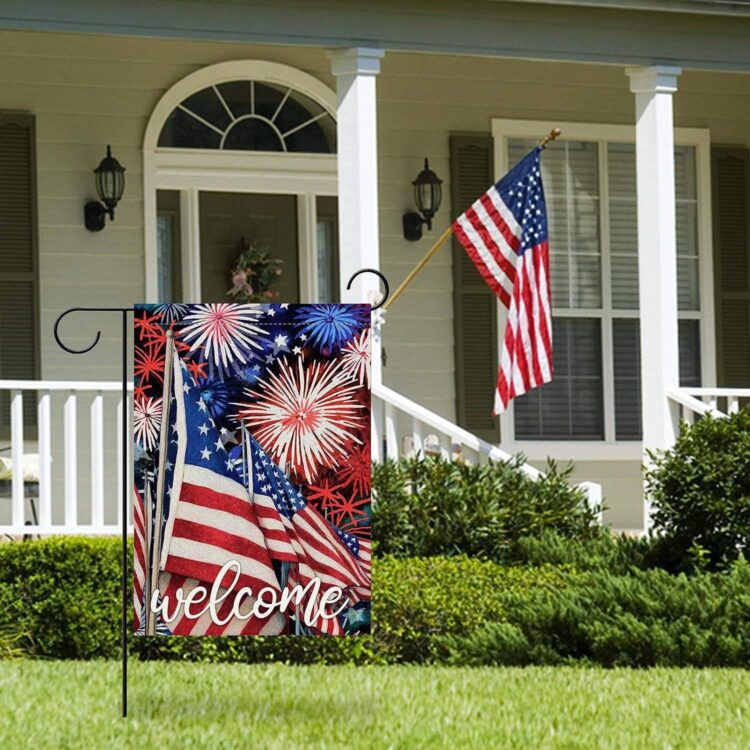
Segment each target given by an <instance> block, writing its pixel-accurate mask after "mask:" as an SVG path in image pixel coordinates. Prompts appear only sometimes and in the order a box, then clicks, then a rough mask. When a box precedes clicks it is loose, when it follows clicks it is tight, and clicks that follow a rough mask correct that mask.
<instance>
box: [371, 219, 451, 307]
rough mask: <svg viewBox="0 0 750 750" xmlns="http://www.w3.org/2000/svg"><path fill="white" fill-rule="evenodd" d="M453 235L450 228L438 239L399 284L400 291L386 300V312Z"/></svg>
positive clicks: (397, 290)
mask: <svg viewBox="0 0 750 750" xmlns="http://www.w3.org/2000/svg"><path fill="white" fill-rule="evenodd" d="M452 233H453V227H448V228H447V229H446V230H445V231H444V232H443V233H442V234H441V235H440V237H438V239H437V242H436V243H435V244H434V245H433V246H432V247H431V248H430V249H429V250H428V251H427V253H426V254H425V255H424V257H423V258H422V260H420V261H419V263H417V265H416V266H414V268H412V269H411V271H409V273H408V274H407V276H406V278H405V279H404V280H403V281H402V282H401V284H399V287H398V289H396V291H395V292H394V293H393V294H392V295H391V296H390V297H389V298H388V299H387V300H386V302H385V304H384V305H383V309H384V310H387V309H388V308H389V307H390V306H391V305H392V304H393V303H394V302H395V301H396V300H397V299H398V298H399V297H400V296H401V295H402V294H403V292H404V289H406V287H407V286H409V284H411V282H412V281H414V277H415V276H416V275H417V274H418V273H419V272H420V271H421V270H422V269H423V268H424V267H425V266H426V265H427V264H428V263H429V262H430V258H432V256H433V255H435V253H436V252H437V251H438V250H440V248H441V247H442V246H443V244H444V243H445V241H446V240H447V239H448V237H450V236H451V234H452Z"/></svg>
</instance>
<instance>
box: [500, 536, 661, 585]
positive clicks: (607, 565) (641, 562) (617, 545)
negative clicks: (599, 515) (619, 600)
mask: <svg viewBox="0 0 750 750" xmlns="http://www.w3.org/2000/svg"><path fill="white" fill-rule="evenodd" d="M667 546H668V544H667V540H666V539H664V538H661V537H639V538H634V537H629V536H625V535H624V534H619V535H613V534H612V533H611V532H610V531H609V530H608V529H605V528H602V529H600V530H599V532H597V533H592V534H591V536H590V537H588V538H583V539H568V538H566V537H563V536H561V535H560V534H558V533H557V532H555V531H545V532H543V533H541V534H539V535H538V536H531V537H523V538H521V539H519V540H518V542H516V544H515V546H514V548H513V552H512V560H511V561H512V562H513V563H514V564H519V565H532V566H536V565H568V566H571V567H573V568H575V569H576V570H579V571H588V570H606V571H609V572H610V573H613V574H615V575H627V574H628V573H630V572H631V571H632V570H636V569H638V570H646V569H649V568H655V567H661V566H662V562H663V560H664V558H665V557H666V553H665V547H667Z"/></svg>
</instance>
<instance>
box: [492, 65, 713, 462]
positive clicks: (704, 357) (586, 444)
mask: <svg viewBox="0 0 750 750" xmlns="http://www.w3.org/2000/svg"><path fill="white" fill-rule="evenodd" d="M648 80H651V82H652V83H654V85H656V86H658V87H660V88H663V89H664V91H665V94H666V90H667V88H668V87H669V85H670V80H669V75H668V74H667V72H665V71H662V72H661V73H660V74H659V75H651V77H650V79H649V75H647V74H644V76H642V77H641V78H639V84H641V85H646V83H647V82H648ZM552 127H559V128H560V129H561V130H562V138H564V139H567V140H573V141H576V140H580V141H590V142H597V143H598V144H599V163H600V173H601V172H602V171H603V170H602V167H601V165H602V163H604V162H603V159H606V145H607V143H612V142H614V143H632V144H635V143H636V126H635V125H614V124H595V123H581V122H557V121H555V122H551V121H550V122H547V121H540V120H509V119H494V120H493V121H492V135H493V140H494V167H495V175H496V179H499V178H500V177H501V176H502V175H504V174H505V173H506V172H507V171H508V168H509V166H510V165H509V164H508V140H509V139H514V138H523V139H536V138H537V137H540V136H541V135H543V134H544V133H547V132H549V130H550V129H551V128H552ZM673 136H674V140H673V144H674V145H677V146H692V147H693V148H694V149H695V159H696V161H695V170H696V175H695V179H696V195H697V212H698V213H697V222H698V227H697V240H698V277H699V290H698V292H699V297H700V310H698V311H695V310H694V311H687V310H684V311H682V310H681V311H679V313H678V312H677V305H676V299H675V315H676V316H677V317H679V319H681V320H682V319H695V320H698V321H699V326H700V346H701V350H700V355H701V381H702V384H703V385H704V386H712V385H714V384H715V382H716V347H715V329H714V284H713V250H712V228H711V199H710V196H711V166H710V163H711V154H710V146H711V139H710V132H709V130H707V129H703V128H673ZM668 153H670V154H671V153H672V146H670V147H669V151H668ZM671 161H672V162H673V159H672V160H671ZM602 182H605V180H604V178H603V177H602V176H601V175H600V193H602V195H603V194H604V193H605V192H606V190H605V191H602ZM605 187H606V185H605ZM673 203H674V201H673ZM599 207H600V217H599V220H600V225H601V226H603V227H604V226H606V225H607V224H608V219H607V210H608V207H607V201H606V200H600V202H599ZM672 212H673V213H674V206H673V209H672ZM640 223H642V222H639V224H640ZM607 239H608V238H607V232H602V248H601V250H602V282H603V284H602V291H603V296H602V306H601V308H597V309H577V308H576V309H568V308H564V309H563V308H558V307H555V309H554V311H553V312H554V314H555V315H559V316H564V317H587V318H611V317H613V316H614V315H615V311H614V309H613V306H612V296H611V290H610V289H609V282H608V281H607V279H608V278H609V276H610V273H609V265H608V264H609V252H608V241H607ZM639 254H640V253H639ZM675 274H676V265H675ZM641 275H642V272H641V273H639V276H641ZM649 293H650V292H649ZM650 294H651V293H650ZM675 294H676V281H675ZM643 295H644V291H643V287H641V290H640V295H639V296H640V299H641V300H643V298H644V297H643ZM651 296H653V294H652V295H651ZM641 310H643V302H641ZM498 314H499V319H500V321H501V325H502V315H503V310H502V309H501V306H499V305H498ZM640 314H643V313H639V311H638V310H620V309H618V310H617V311H616V317H617V318H637V317H639V316H640ZM645 314H646V315H648V314H649V313H645ZM648 328H649V326H641V331H642V334H641V335H642V336H643V331H644V329H646V330H648ZM642 347H643V344H642ZM642 350H643V349H642ZM602 358H603V368H604V369H603V381H604V383H603V385H604V410H605V414H604V419H605V437H604V440H598V441H576V440H570V439H565V440H551V439H542V440H539V441H537V440H516V439H515V430H514V416H513V406H512V404H511V407H510V408H509V409H508V411H507V412H505V413H504V414H502V415H501V417H500V428H501V436H502V445H503V447H505V448H506V450H509V451H511V452H513V453H516V452H521V453H523V454H524V455H525V456H527V457H528V458H530V459H532V460H543V459H544V458H546V457H551V458H555V459H558V460H576V461H586V460H612V461H617V460H632V461H638V460H641V458H642V443H641V441H634V440H617V439H616V438H615V431H614V427H615V415H614V391H613V388H612V383H611V382H610V381H612V376H613V372H612V368H613V362H612V336H611V331H607V327H606V326H603V334H602ZM642 387H647V388H651V387H653V386H651V385H645V386H642ZM660 395H662V397H664V394H663V392H662V393H661V394H660ZM664 400H666V398H664ZM644 434H645V433H644ZM647 439H648V438H647Z"/></svg>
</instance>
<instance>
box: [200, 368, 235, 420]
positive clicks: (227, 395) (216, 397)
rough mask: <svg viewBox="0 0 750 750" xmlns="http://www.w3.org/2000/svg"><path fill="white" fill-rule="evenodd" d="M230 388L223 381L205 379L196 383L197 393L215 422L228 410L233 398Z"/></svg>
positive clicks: (210, 378)
mask: <svg viewBox="0 0 750 750" xmlns="http://www.w3.org/2000/svg"><path fill="white" fill-rule="evenodd" d="M232 390H233V389H232V388H231V386H230V384H229V383H228V382H227V381H225V380H220V379H219V378H212V377H209V378H206V379H205V380H200V381H199V382H198V392H199V393H200V397H201V398H202V399H203V402H204V403H205V404H206V407H207V408H208V413H209V414H210V415H211V417H212V418H213V419H215V420H218V419H221V418H222V417H223V416H224V415H225V414H226V413H227V411H228V409H229V403H230V401H231V400H232V398H233V395H232Z"/></svg>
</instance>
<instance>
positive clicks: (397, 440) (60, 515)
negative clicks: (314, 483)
mask: <svg viewBox="0 0 750 750" xmlns="http://www.w3.org/2000/svg"><path fill="white" fill-rule="evenodd" d="M130 390H131V395H130V396H129V398H128V403H127V404H125V405H123V403H122V396H121V393H120V384H119V383H117V382H65V381H63V382H55V381H32V380H0V404H5V405H6V407H7V408H6V409H5V410H4V411H3V412H2V413H0V459H4V460H3V461H2V465H1V466H0V535H5V536H10V537H18V536H22V535H27V534H29V535H47V534H82V535H104V534H112V535H115V534H118V533H119V530H120V527H119V519H120V513H121V508H122V503H123V502H127V503H128V505H129V506H130V505H131V497H130V496H128V497H126V498H123V497H122V491H121V486H122V475H121V471H122V469H121V465H120V460H119V457H120V455H121V451H122V450H123V448H124V449H125V450H127V451H128V471H129V472H130V471H132V469H131V468H130V467H131V466H132V446H131V444H130V441H128V444H127V445H125V446H123V445H122V437H121V427H122V420H123V419H127V420H128V422H129V421H130V412H131V404H132V385H131V386H130ZM372 396H373V409H372V427H373V436H372V445H373V460H375V461H380V460H383V458H385V457H386V456H388V457H392V458H396V457H399V456H404V455H418V454H427V453H439V454H441V455H443V456H445V457H453V458H459V457H460V458H463V459H466V460H468V461H472V462H477V463H486V462H489V461H507V460H510V459H512V455H511V454H509V453H507V452H505V451H503V450H502V449H501V448H499V447H498V446H496V445H493V444H492V443H489V442H487V441H486V440H482V439H481V438H479V437H477V436H476V435H473V434H472V433H470V432H468V431H467V430H464V429H463V428H461V427H459V426H458V425H455V424H453V423H452V422H451V421H450V420H448V419H445V418H444V417H441V416H440V415H438V414H435V413H434V412H431V411H430V410H429V409H425V408H424V407H423V406H420V405H419V404H417V403H415V402H414V401H411V400H410V399H408V398H406V397H405V396H403V395H401V394H400V393H398V392H396V391H394V390H392V389H391V388H388V387H387V386H385V385H382V384H376V385H375V386H374V387H373V392H372ZM30 406H31V407H32V408H30ZM8 469H9V471H8ZM521 471H523V472H524V474H526V475H527V476H528V477H530V478H531V479H534V480H536V479H539V478H540V477H542V476H543V474H542V472H541V471H539V470H538V469H536V468H535V467H533V466H531V465H530V464H522V465H521ZM8 474H10V478H5V479H3V478H2V477H3V476H7V475H8ZM129 478H130V477H129ZM129 484H130V481H129V482H128V485H129ZM579 487H580V488H581V489H582V490H583V491H584V493H585V495H586V497H587V499H588V502H589V503H590V504H592V505H599V504H600V503H601V499H602V497H601V486H600V485H598V484H595V483H593V482H584V483H582V484H580V485H579ZM109 493H116V503H114V504H113V503H112V502H111V501H110V502H108V497H109V498H111V497H112V494H109ZM129 517H130V518H131V524H132V509H131V508H129ZM131 530H132V525H131Z"/></svg>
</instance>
